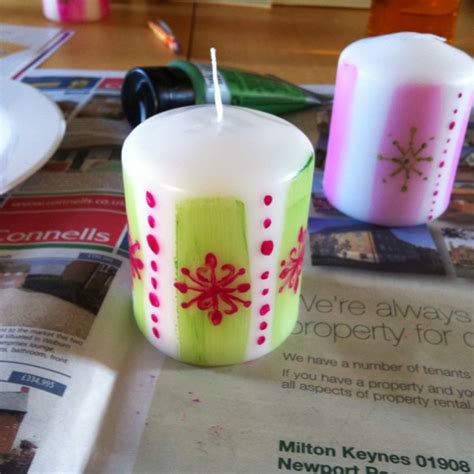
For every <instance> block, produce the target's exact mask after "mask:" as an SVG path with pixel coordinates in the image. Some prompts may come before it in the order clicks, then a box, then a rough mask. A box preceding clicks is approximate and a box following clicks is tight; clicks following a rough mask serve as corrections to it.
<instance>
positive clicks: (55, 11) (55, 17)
mask: <svg viewBox="0 0 474 474" xmlns="http://www.w3.org/2000/svg"><path fill="white" fill-rule="evenodd" d="M108 13H109V0H68V1H64V0H43V14H44V16H45V17H46V18H48V19H49V20H52V21H59V22H63V23H84V22H87V21H96V20H100V19H102V18H104V17H105V16H107V15H108Z"/></svg>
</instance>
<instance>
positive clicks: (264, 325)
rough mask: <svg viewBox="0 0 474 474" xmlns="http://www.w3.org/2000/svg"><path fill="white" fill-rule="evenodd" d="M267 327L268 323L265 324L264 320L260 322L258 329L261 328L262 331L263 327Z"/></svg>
mask: <svg viewBox="0 0 474 474" xmlns="http://www.w3.org/2000/svg"><path fill="white" fill-rule="evenodd" d="M267 327H268V324H267V323H266V322H265V321H263V323H260V329H261V330H262V331H264V330H265V329H267Z"/></svg>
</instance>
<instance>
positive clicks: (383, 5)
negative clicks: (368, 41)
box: [367, 0, 461, 43]
mask: <svg viewBox="0 0 474 474" xmlns="http://www.w3.org/2000/svg"><path fill="white" fill-rule="evenodd" d="M460 3H461V1H460V0H372V6H371V9H370V16H369V24H368V28H367V34H368V36H376V35H384V34H387V33H395V32H397V31H414V32H419V33H432V34H435V35H438V36H442V37H443V38H446V39H447V40H448V41H449V42H450V43H452V41H453V37H454V28H455V26H456V18H457V16H458V12H459V5H460Z"/></svg>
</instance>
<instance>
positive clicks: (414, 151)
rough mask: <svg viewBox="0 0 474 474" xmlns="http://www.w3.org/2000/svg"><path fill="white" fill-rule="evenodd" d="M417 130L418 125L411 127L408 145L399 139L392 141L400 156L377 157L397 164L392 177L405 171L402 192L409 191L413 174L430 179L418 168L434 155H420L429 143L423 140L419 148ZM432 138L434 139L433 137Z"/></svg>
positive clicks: (431, 159)
mask: <svg viewBox="0 0 474 474" xmlns="http://www.w3.org/2000/svg"><path fill="white" fill-rule="evenodd" d="M416 132H417V128H416V127H411V128H410V141H409V142H408V147H405V146H403V145H402V144H401V143H400V142H399V141H398V140H394V141H393V142H392V145H393V146H394V147H395V148H396V149H397V150H398V151H399V152H400V156H394V157H388V156H384V155H378V157H377V158H378V159H379V160H381V161H390V162H392V163H394V164H395V166H396V167H395V169H394V170H393V171H392V172H391V173H390V178H394V177H395V176H398V175H399V174H400V173H403V184H402V186H401V188H400V191H401V192H402V193H404V192H406V191H408V181H409V180H410V179H411V177H412V175H413V174H415V175H417V176H419V177H420V178H423V180H424V181H426V180H427V179H428V178H427V177H426V176H423V172H422V171H421V170H420V169H419V168H417V165H418V163H420V162H422V161H433V157H432V156H420V154H421V152H422V151H423V150H424V149H425V148H426V147H427V146H428V145H427V144H426V143H425V142H423V143H422V144H421V145H420V146H419V147H418V148H416V147H415V145H414V143H415V137H416ZM430 140H432V138H431V139H430ZM383 182H384V183H386V182H387V180H386V179H383Z"/></svg>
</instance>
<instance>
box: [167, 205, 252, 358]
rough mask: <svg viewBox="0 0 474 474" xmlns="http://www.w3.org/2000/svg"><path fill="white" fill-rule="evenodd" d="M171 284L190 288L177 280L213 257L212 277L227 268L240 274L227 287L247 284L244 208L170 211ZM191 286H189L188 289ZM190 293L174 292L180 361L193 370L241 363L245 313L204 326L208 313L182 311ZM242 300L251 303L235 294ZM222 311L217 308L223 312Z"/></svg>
mask: <svg viewBox="0 0 474 474" xmlns="http://www.w3.org/2000/svg"><path fill="white" fill-rule="evenodd" d="M176 213H177V224H176V279H177V281H178V282H185V283H190V281H189V278H187V277H186V276H185V275H183V274H182V272H181V269H182V268H188V269H190V271H191V274H192V275H195V274H196V269H197V268H198V267H203V266H204V263H205V257H206V255H207V254H208V253H213V254H214V255H215V256H216V257H217V260H218V267H217V273H218V275H217V276H218V277H219V275H221V272H222V271H221V266H222V265H224V264H231V265H233V266H234V267H235V268H236V269H239V268H245V269H246V273H245V275H242V276H240V277H238V278H237V279H236V280H235V281H234V282H233V283H232V284H231V285H230V286H232V287H235V286H236V285H238V284H241V283H250V271H249V269H250V266H249V255H248V248H247V236H246V219H245V206H244V204H243V203H242V202H241V201H238V200H235V199H233V198H200V199H188V200H185V201H182V202H180V203H178V205H177V208H176ZM194 286H195V285H194ZM197 295H198V293H197V292H195V291H188V292H187V293H185V294H183V293H181V292H179V291H176V296H177V313H178V328H179V341H180V358H181V359H182V360H183V361H185V362H189V363H192V364H198V365H225V364H234V363H238V362H242V361H243V360H244V358H245V353H246V349H247V343H248V335H249V329H250V308H245V307H243V306H242V305H239V311H238V312H236V313H234V314H231V315H226V314H224V315H223V320H222V322H221V323H220V324H219V325H213V324H212V323H211V321H210V320H209V310H200V309H199V308H198V307H197V305H195V304H194V305H192V306H190V307H189V308H186V309H185V308H182V307H181V304H182V303H183V302H186V301H189V300H190V299H192V298H193V297H195V296H197ZM237 295H238V296H240V297H242V298H243V299H245V300H250V299H251V290H249V291H247V292H246V293H245V294H237ZM225 307H226V306H225V305H222V304H221V306H220V309H224V308H225Z"/></svg>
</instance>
